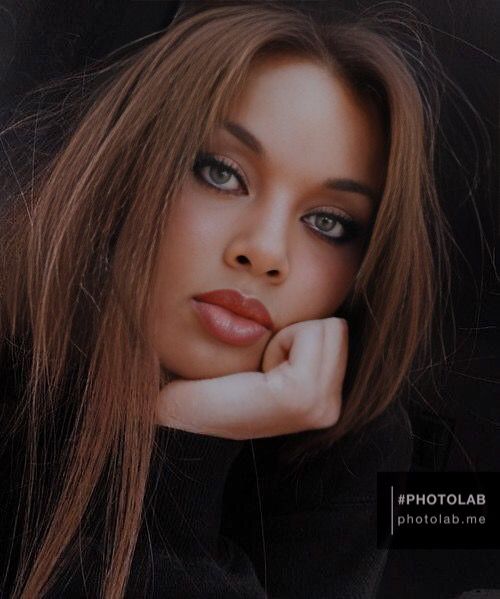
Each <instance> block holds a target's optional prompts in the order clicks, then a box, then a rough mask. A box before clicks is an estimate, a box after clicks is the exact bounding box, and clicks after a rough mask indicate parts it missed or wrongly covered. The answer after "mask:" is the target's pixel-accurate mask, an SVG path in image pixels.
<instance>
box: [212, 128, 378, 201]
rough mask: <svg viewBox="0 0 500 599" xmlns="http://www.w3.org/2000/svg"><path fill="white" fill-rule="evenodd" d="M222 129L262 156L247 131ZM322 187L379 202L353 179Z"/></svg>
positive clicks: (329, 181)
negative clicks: (355, 194) (359, 195)
mask: <svg viewBox="0 0 500 599" xmlns="http://www.w3.org/2000/svg"><path fill="white" fill-rule="evenodd" d="M223 125H224V129H226V130H227V131H228V132H229V133H231V135H233V136H234V137H236V138H237V139H238V140H239V141H241V143H242V144H244V145H245V146H247V148H250V150H252V152H254V153H255V154H257V155H258V156H263V155H264V148H263V147H262V144H261V143H260V141H259V140H258V139H257V138H256V137H255V136H254V135H253V134H252V133H250V131H248V129H245V127H242V126H241V125H238V123H235V122H234V121H225V122H224V124H223ZM323 187H327V188H328V189H333V190H337V191H348V192H351V193H359V194H361V195H364V196H366V197H368V198H369V199H370V200H371V201H373V202H375V203H377V202H378V201H379V200H380V195H379V194H378V193H377V192H376V191H375V190H373V189H371V188H370V187H368V185H365V184H364V183H360V182H359V181H355V180H354V179H346V178H341V179H335V178H334V179H327V180H326V181H325V182H324V183H323Z"/></svg>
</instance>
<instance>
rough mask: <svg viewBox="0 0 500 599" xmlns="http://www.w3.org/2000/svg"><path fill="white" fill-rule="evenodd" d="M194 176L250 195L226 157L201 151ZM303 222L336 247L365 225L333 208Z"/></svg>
mask: <svg viewBox="0 0 500 599" xmlns="http://www.w3.org/2000/svg"><path fill="white" fill-rule="evenodd" d="M193 174H194V176H195V177H196V179H197V180H198V181H199V182H200V183H201V184H203V185H205V186H207V187H209V188H210V189H212V190H214V191H216V192H219V193H223V194H231V195H246V194H248V188H249V186H248V184H247V182H246V179H245V177H244V175H243V173H242V172H241V170H240V169H239V167H238V165H237V164H236V163H235V162H233V161H232V160H230V159H229V158H226V157H224V156H218V155H215V154H210V153H208V152H200V153H199V154H198V156H197V157H196V161H195V163H194V165H193ZM235 185H236V187H235ZM301 220H302V221H303V222H305V223H306V224H307V226H308V227H309V229H310V230H311V231H312V232H314V233H316V234H317V235H318V236H319V237H320V238H321V239H323V240H325V241H327V242H328V243H331V244H334V245H340V244H344V243H347V242H349V241H352V240H354V239H355V238H357V237H358V236H359V235H360V234H361V233H362V231H363V226H362V225H361V224H360V223H358V222H357V221H356V220H355V219H353V218H352V217H350V216H348V215H346V214H345V213H342V212H340V211H337V210H334V209H333V208H326V207H325V208H321V209H319V210H315V211H313V212H310V213H309V214H306V215H305V216H303V217H302V219H301ZM339 228H340V229H341V232H340V233H339Z"/></svg>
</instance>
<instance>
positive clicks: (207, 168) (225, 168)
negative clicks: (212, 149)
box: [193, 154, 248, 195]
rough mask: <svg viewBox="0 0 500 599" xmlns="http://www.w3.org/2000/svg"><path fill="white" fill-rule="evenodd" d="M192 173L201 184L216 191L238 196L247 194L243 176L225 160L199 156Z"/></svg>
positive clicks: (209, 155)
mask: <svg viewBox="0 0 500 599" xmlns="http://www.w3.org/2000/svg"><path fill="white" fill-rule="evenodd" d="M193 172H194V174H195V175H196V177H197V178H198V179H199V180H200V181H201V182H202V183H204V184H205V185H209V186H210V187H212V188H214V189H215V190H216V191H220V192H222V193H233V194H239V195H244V194H246V193H248V191H247V186H246V185H245V182H244V180H243V176H242V175H241V174H240V172H239V170H238V169H237V168H236V166H233V165H232V164H230V163H229V160H228V159H227V158H222V157H221V158H217V157H216V156H214V155H213V154H200V155H199V156H198V157H197V159H196V162H195V164H194V167H193Z"/></svg>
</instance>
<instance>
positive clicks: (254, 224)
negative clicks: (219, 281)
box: [224, 207, 289, 283]
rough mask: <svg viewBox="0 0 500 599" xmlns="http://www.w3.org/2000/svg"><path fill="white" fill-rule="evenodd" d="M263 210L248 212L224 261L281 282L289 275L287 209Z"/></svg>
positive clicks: (241, 221)
mask: <svg viewBox="0 0 500 599" xmlns="http://www.w3.org/2000/svg"><path fill="white" fill-rule="evenodd" d="M271 212H272V211H271V210H266V209H264V208H263V207H259V208H258V209H254V211H253V212H252V213H249V212H247V213H245V214H244V215H242V218H240V219H239V221H238V222H239V223H241V225H240V226H238V228H237V230H236V231H233V234H232V236H231V237H230V240H229V242H228V244H227V246H226V249H225V252H224V261H225V262H226V264H228V265H229V266H231V267H232V268H237V269H239V270H246V271H248V272H249V273H251V274H253V275H254V276H262V275H265V277H266V278H267V279H269V280H271V281H272V282H275V283H281V282H282V281H283V280H284V279H286V277H287V276H288V273H289V257H288V247H287V245H288V230H287V229H288V224H287V223H288V218H289V217H288V215H287V214H285V211H284V210H274V213H271Z"/></svg>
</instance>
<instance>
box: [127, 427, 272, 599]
mask: <svg viewBox="0 0 500 599" xmlns="http://www.w3.org/2000/svg"><path fill="white" fill-rule="evenodd" d="M157 443H158V444H157V451H156V452H155V454H156V455H155V459H154V462H153V466H152V472H153V476H152V478H151V481H150V487H149V490H148V492H147V494H146V497H147V503H148V505H146V510H145V523H144V526H143V529H142V534H141V537H140V539H139V542H138V550H137V552H136V556H135V559H134V563H133V565H132V571H131V578H130V580H129V585H128V588H127V591H128V593H127V595H126V596H127V597H139V596H140V597H148V598H158V599H159V598H160V597H162V598H163V597H169V598H173V599H174V598H179V599H181V598H182V599H185V598H187V597H189V598H190V599H198V598H199V599H211V598H213V599H216V598H220V597H227V598H228V599H230V598H232V597H234V598H235V599H236V598H241V599H261V598H265V594H264V591H263V588H262V586H261V584H260V581H259V579H258V577H257V575H256V573H255V570H254V567H253V564H252V562H251V560H250V558H249V557H248V556H247V555H246V554H245V552H244V551H243V550H242V549H241V548H240V547H239V546H238V545H237V544H236V543H234V542H232V541H231V540H230V539H229V538H226V537H225V536H223V535H221V531H220V526H221V518H222V506H223V494H224V488H225V484H226V480H227V475H228V472H229V469H230V467H231V465H232V464H233V462H234V461H235V459H236V457H237V456H238V455H239V453H240V452H241V450H242V449H243V447H244V445H245V443H246V442H244V441H235V440H231V439H224V438H220V437H213V436H208V435H202V434H198V433H192V432H188V431H183V430H178V429H170V428H160V429H159V431H158V436H157Z"/></svg>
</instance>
